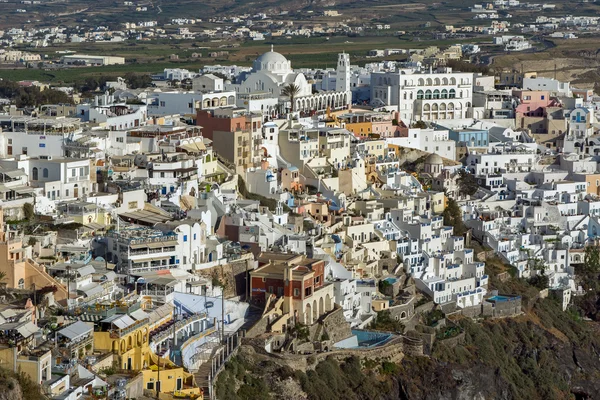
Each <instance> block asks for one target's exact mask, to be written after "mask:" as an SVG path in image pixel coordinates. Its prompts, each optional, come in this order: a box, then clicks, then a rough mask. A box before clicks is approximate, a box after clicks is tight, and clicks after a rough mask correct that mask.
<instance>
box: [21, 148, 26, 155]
mask: <svg viewBox="0 0 600 400" xmlns="http://www.w3.org/2000/svg"><path fill="white" fill-rule="evenodd" d="M21 153H23V154H24V155H27V147H22V148H21Z"/></svg>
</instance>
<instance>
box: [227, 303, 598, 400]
mask: <svg viewBox="0 0 600 400" xmlns="http://www.w3.org/2000/svg"><path fill="white" fill-rule="evenodd" d="M457 323H458V324H459V325H460V326H461V327H462V329H463V331H464V333H465V339H464V343H461V344H454V345H452V346H447V345H445V344H444V341H437V342H436V343H435V344H434V347H433V351H432V354H431V356H430V357H427V356H425V357H418V356H405V357H404V359H403V360H402V361H401V362H400V363H398V364H394V363H392V362H388V361H384V360H383V359H380V358H379V359H377V358H376V359H367V360H362V361H361V360H360V359H358V358H357V357H349V358H347V359H345V360H342V361H337V360H336V359H333V358H331V357H329V358H327V359H325V360H323V361H320V362H317V361H316V359H315V357H314V356H312V357H311V356H308V357H307V362H306V365H305V368H301V369H298V368H295V367H294V368H290V364H289V363H287V362H285V361H284V359H282V358H281V357H280V356H277V355H273V356H269V355H266V354H257V353H255V352H253V351H244V352H241V353H240V354H241V355H240V356H239V357H238V360H237V361H235V362H234V363H233V366H228V370H227V371H225V372H224V373H223V374H222V375H221V376H220V377H219V381H218V388H219V392H218V394H219V397H221V398H227V399H231V400H236V399H242V398H251V397H247V396H248V395H252V394H253V393H255V392H253V390H256V391H257V392H256V393H258V392H268V393H269V397H263V398H271V399H297V400H301V399H323V400H325V399H327V400H334V399H340V398H344V399H348V400H352V399H372V400H376V399H377V400H392V399H394V400H538V399H539V400H565V399H573V400H592V399H598V398H599V397H598V393H600V380H599V379H598V377H599V376H600V354H599V350H598V349H600V335H598V332H599V330H598V325H597V323H596V322H584V321H582V320H580V319H579V318H577V317H576V316H574V315H572V314H569V313H564V312H562V310H561V308H560V305H559V304H558V303H557V302H555V301H554V300H550V299H545V300H540V301H538V302H537V303H536V305H535V306H534V307H533V308H532V310H531V311H528V313H526V314H523V315H521V316H519V317H516V318H504V319H497V320H488V321H481V322H473V321H472V320H471V319H468V318H463V319H461V320H460V321H457ZM311 359H312V360H311ZM320 359H322V358H320ZM240 393H242V395H241V396H240ZM340 396H342V397H340Z"/></svg>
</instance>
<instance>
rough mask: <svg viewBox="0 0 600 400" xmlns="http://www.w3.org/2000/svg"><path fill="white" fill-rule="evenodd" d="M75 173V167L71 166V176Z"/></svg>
mask: <svg viewBox="0 0 600 400" xmlns="http://www.w3.org/2000/svg"><path fill="white" fill-rule="evenodd" d="M76 174H77V171H75V168H73V169H72V170H71V176H75V175H76Z"/></svg>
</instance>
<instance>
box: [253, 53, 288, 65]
mask: <svg viewBox="0 0 600 400" xmlns="http://www.w3.org/2000/svg"><path fill="white" fill-rule="evenodd" d="M255 62H257V63H261V64H264V63H277V62H280V63H281V62H285V63H286V62H288V59H287V58H285V57H284V56H283V55H282V54H280V53H278V52H276V51H273V50H271V51H267V52H266V53H263V54H262V55H260V56H258V58H257V59H256V61H255Z"/></svg>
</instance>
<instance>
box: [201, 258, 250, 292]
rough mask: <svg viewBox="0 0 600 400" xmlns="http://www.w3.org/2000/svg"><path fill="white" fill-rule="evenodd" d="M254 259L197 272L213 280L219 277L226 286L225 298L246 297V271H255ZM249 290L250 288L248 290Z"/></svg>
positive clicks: (237, 261)
mask: <svg viewBox="0 0 600 400" xmlns="http://www.w3.org/2000/svg"><path fill="white" fill-rule="evenodd" d="M253 262H254V261H253V259H250V258H248V259H241V260H236V261H233V262H231V263H228V264H224V265H217V266H215V267H212V268H207V269H202V270H199V271H196V273H197V274H198V275H200V276H204V277H206V278H208V279H211V278H212V277H213V276H215V275H216V276H217V277H218V278H219V280H220V281H221V282H223V283H224V284H225V297H226V298H230V297H236V296H240V297H241V298H245V296H246V284H247V279H246V269H247V270H248V271H252V270H253V269H254V265H253ZM248 290H249V288H248Z"/></svg>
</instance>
